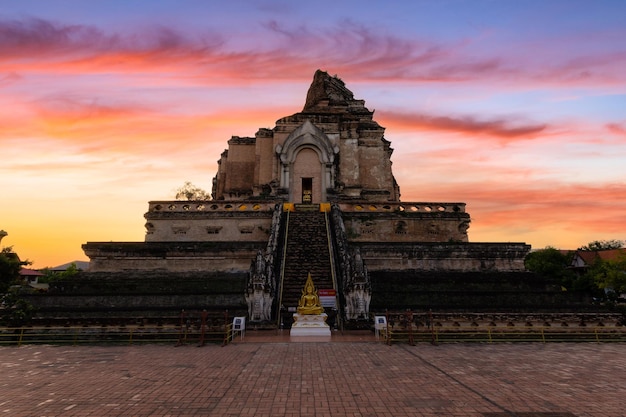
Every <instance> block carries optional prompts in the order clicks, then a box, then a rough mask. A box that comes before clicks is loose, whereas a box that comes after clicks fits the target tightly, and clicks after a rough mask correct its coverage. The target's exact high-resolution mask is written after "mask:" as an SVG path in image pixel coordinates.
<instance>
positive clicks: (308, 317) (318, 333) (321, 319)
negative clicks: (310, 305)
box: [290, 313, 330, 338]
mask: <svg viewBox="0 0 626 417" xmlns="http://www.w3.org/2000/svg"><path fill="white" fill-rule="evenodd" d="M327 318H328V315H327V314H326V313H322V314H294V315H293V320H294V323H293V324H292V325H291V331H290V335H291V336H293V337H309V336H311V337H328V338H330V327H329V326H328V324H326V319H327Z"/></svg>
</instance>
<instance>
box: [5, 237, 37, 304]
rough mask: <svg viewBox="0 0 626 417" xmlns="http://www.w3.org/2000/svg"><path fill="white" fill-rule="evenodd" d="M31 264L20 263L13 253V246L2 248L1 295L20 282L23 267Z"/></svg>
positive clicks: (26, 262)
mask: <svg viewBox="0 0 626 417" xmlns="http://www.w3.org/2000/svg"><path fill="white" fill-rule="evenodd" d="M29 263H30V262H28V261H25V262H22V261H20V259H19V258H18V256H17V255H16V254H15V253H14V252H13V247H12V246H8V247H6V248H2V250H1V251H0V294H4V293H6V292H7V291H8V289H9V287H10V286H11V285H13V284H16V283H17V282H18V280H19V277H20V269H22V265H28V264H29Z"/></svg>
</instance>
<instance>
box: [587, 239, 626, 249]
mask: <svg viewBox="0 0 626 417" xmlns="http://www.w3.org/2000/svg"><path fill="white" fill-rule="evenodd" d="M623 247H624V241H623V240H617V239H612V240H594V241H593V242H589V243H588V244H586V245H585V246H581V247H580V248H578V250H611V249H620V248H623Z"/></svg>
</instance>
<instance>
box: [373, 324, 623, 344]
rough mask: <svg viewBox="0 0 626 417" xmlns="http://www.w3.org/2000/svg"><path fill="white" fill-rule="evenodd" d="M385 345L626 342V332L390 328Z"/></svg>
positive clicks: (384, 336) (384, 333) (384, 337)
mask: <svg viewBox="0 0 626 417" xmlns="http://www.w3.org/2000/svg"><path fill="white" fill-rule="evenodd" d="M379 340H381V341H382V342H384V343H386V344H388V345H391V344H394V343H408V344H410V345H414V344H416V343H431V344H440V343H471V342H475V343H516V342H517V343H519V342H527V343H549V342H595V343H608V342H622V343H623V342H626V331H624V330H615V329H607V328H605V327H595V328H586V329H584V330H575V331H574V330H556V329H543V328H541V329H533V330H514V329H508V328H506V329H498V330H494V329H490V328H487V329H476V330H448V329H446V330H441V329H438V328H436V327H435V328H430V329H422V330H416V329H406V328H405V329H394V328H392V327H387V328H385V329H382V330H381V331H380V338H379Z"/></svg>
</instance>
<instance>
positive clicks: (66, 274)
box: [39, 262, 80, 284]
mask: <svg viewBox="0 0 626 417" xmlns="http://www.w3.org/2000/svg"><path fill="white" fill-rule="evenodd" d="M41 272H42V273H43V276H42V277H40V278H39V282H41V283H48V284H49V283H51V282H53V281H56V280H58V279H66V278H71V277H73V276H75V275H77V274H78V273H79V272H80V269H78V267H77V266H76V263H75V262H72V263H71V264H70V266H68V267H67V269H66V270H65V271H52V270H50V269H44V270H43V271H41Z"/></svg>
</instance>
